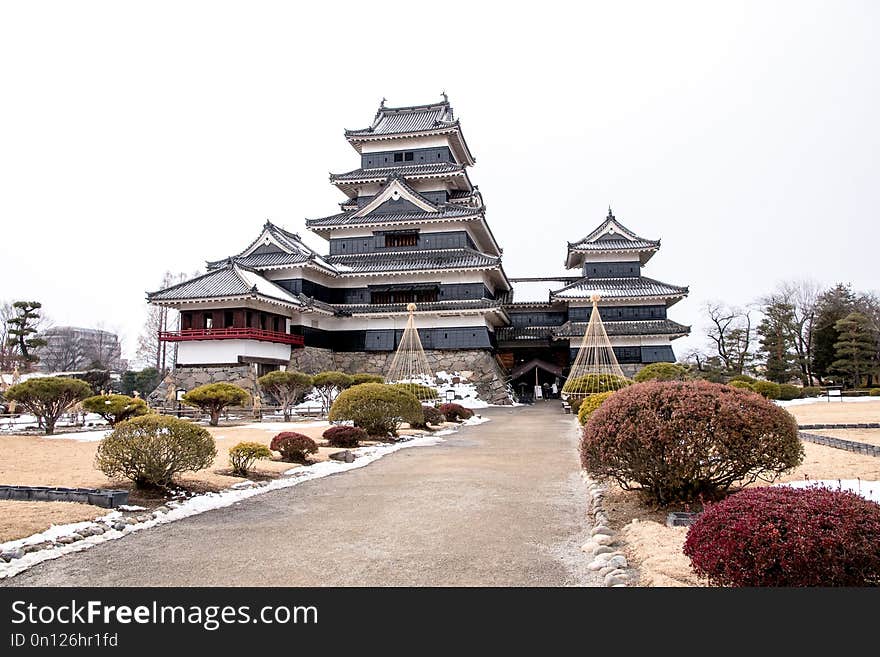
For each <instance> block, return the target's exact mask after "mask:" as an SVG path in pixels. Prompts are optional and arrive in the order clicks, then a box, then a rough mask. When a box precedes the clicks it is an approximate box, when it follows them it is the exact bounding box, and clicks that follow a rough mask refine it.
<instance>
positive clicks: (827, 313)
mask: <svg viewBox="0 0 880 657" xmlns="http://www.w3.org/2000/svg"><path fill="white" fill-rule="evenodd" d="M855 301H856V298H855V295H854V294H853V292H852V289H851V288H850V286H849V285H844V284H843V283H838V284H837V285H835V286H834V287H833V288H831V289H830V290H827V291H826V292H825V293H823V294H822V296H821V297H820V298H819V303H818V309H817V313H816V325H815V328H814V331H813V344H812V349H813V372H814V373H815V374H816V375H817V376H818V377H819V378H820V379H822V378H824V377H827V376H828V375H829V374H831V366H832V364H833V363H834V361H835V359H836V358H837V356H836V354H835V349H834V345H835V344H836V343H837V341H838V339H839V337H840V335H839V332H838V330H837V326H836V325H837V322H839V321H840V320H841V319H843V318H844V317H846V316H847V315H848V314H850V313H851V312H852V311H853V306H854V304H855Z"/></svg>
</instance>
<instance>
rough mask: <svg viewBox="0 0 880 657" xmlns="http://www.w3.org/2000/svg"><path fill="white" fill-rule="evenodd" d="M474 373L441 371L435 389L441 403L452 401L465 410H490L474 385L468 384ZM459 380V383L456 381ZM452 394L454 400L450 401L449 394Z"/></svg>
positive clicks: (434, 385)
mask: <svg viewBox="0 0 880 657" xmlns="http://www.w3.org/2000/svg"><path fill="white" fill-rule="evenodd" d="M473 374H474V373H473V372H467V371H464V372H451V373H449V372H444V371H443V370H440V371H439V372H437V373H436V374H435V376H436V379H437V382H436V383H434V384H433V387H434V388H436V389H437V394H438V395H440V402H441V403H443V402H446V401H451V402H453V403H455V404H459V405H461V406H464V407H465V408H470V409H475V408H488V406H489V404H488V403H487V402H485V401H483V400H482V399H480V395H479V393H478V392H477V388H476V386H475V385H474V384H472V383H468V379H470V378H471V377H472V376H473ZM456 379H458V383H454V381H455V380H456ZM450 392H451V393H452V397H453V399H449V398H448V397H449V395H448V393H450Z"/></svg>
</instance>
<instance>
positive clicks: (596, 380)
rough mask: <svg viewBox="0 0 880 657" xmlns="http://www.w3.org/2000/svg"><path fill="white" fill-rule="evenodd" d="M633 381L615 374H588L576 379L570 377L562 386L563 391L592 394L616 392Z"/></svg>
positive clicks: (573, 393)
mask: <svg viewBox="0 0 880 657" xmlns="http://www.w3.org/2000/svg"><path fill="white" fill-rule="evenodd" d="M631 384H632V381H630V380H629V379H625V378H623V377H619V376H616V375H614V374H586V375H584V376H579V377H576V378H574V379H568V380H567V381H566V382H565V384H564V385H563V386H562V392H565V393H568V394H572V395H592V394H596V393H597V392H608V391H611V392H614V391H615V390H620V389H621V388H625V387H626V386H628V385H631Z"/></svg>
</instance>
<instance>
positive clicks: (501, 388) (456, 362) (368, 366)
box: [333, 349, 512, 404]
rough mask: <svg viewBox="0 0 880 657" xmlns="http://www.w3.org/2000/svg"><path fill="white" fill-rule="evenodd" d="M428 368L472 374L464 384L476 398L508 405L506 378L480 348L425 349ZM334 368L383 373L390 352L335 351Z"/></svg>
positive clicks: (389, 359)
mask: <svg viewBox="0 0 880 657" xmlns="http://www.w3.org/2000/svg"><path fill="white" fill-rule="evenodd" d="M425 356H426V357H427V359H428V365H430V367H431V371H433V372H440V371H445V372H449V373H452V372H472V373H473V374H472V375H471V376H470V377H468V381H467V382H468V383H472V384H474V386H475V387H476V389H477V392H478V393H479V395H480V399H482V400H484V401H487V402H489V403H490V404H510V403H512V400H511V397H510V393H509V391H508V389H507V384H506V383H505V381H506V377H505V375H504V372H503V371H502V369H501V366H500V365H498V363H497V362H496V360H495V358H494V356H492V354H491V353H490V352H489V351H486V350H484V349H465V350H454V351H453V350H441V349H428V350H425ZM333 358H334V362H335V364H336V367H335V369H338V370H341V371H343V372H366V373H368V374H384V373H385V372H387V371H388V367H389V365H390V364H391V359H392V358H394V353H393V352H369V351H353V352H336V353H334V354H333Z"/></svg>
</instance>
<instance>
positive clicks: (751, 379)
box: [728, 374, 758, 384]
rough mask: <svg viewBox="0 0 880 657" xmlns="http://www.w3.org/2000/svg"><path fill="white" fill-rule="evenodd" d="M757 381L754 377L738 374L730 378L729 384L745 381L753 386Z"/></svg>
mask: <svg viewBox="0 0 880 657" xmlns="http://www.w3.org/2000/svg"><path fill="white" fill-rule="evenodd" d="M757 380H758V379H756V378H755V377H753V376H749V375H748V374H737V375H735V376H732V377H730V379H729V380H728V383H731V382H733V381H745V382H746V383H749V384H751V383H754V382H755V381H757Z"/></svg>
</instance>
